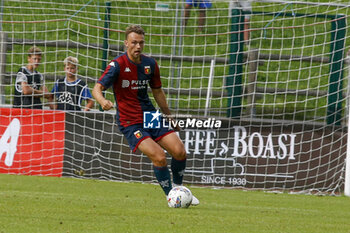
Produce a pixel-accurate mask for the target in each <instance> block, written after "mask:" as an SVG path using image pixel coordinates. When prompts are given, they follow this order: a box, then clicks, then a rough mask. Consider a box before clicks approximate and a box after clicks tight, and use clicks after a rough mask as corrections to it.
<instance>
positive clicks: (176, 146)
mask: <svg viewBox="0 0 350 233" xmlns="http://www.w3.org/2000/svg"><path fill="white" fill-rule="evenodd" d="M158 143H159V145H161V146H162V147H163V148H164V149H165V150H166V151H168V153H169V154H171V156H172V159H171V171H172V173H173V183H174V184H177V185H181V184H182V180H183V175H184V171H185V168H186V150H185V147H184V145H183V143H182V141H181V140H180V138H179V137H178V136H177V135H176V134H175V133H171V134H168V135H166V136H164V137H163V138H161V139H160V140H159V141H158Z"/></svg>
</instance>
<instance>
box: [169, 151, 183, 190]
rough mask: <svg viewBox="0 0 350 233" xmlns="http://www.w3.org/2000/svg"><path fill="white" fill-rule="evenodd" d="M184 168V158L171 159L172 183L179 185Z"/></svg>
mask: <svg viewBox="0 0 350 233" xmlns="http://www.w3.org/2000/svg"><path fill="white" fill-rule="evenodd" d="M185 168H186V159H184V160H176V159H174V158H172V159H171V171H172V173H173V182H174V184H177V185H181V184H182V180H183V178H184V173H185Z"/></svg>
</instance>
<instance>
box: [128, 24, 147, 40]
mask: <svg viewBox="0 0 350 233" xmlns="http://www.w3.org/2000/svg"><path fill="white" fill-rule="evenodd" d="M132 32H135V33H136V34H139V35H145V30H143V28H142V27H141V26H140V25H130V26H128V27H127V28H126V29H125V39H126V40H127V39H128V35H129V34H130V33H132Z"/></svg>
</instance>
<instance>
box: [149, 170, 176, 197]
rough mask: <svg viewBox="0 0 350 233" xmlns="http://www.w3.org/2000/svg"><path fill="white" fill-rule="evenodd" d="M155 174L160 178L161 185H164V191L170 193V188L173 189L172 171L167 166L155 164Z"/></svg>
mask: <svg viewBox="0 0 350 233" xmlns="http://www.w3.org/2000/svg"><path fill="white" fill-rule="evenodd" d="M153 170H154V174H155V175H156V178H157V180H158V183H159V185H160V187H162V189H163V191H164V193H165V194H166V195H168V193H169V192H170V190H171V189H172V186H171V180H170V172H169V169H168V167H167V166H165V167H156V166H153Z"/></svg>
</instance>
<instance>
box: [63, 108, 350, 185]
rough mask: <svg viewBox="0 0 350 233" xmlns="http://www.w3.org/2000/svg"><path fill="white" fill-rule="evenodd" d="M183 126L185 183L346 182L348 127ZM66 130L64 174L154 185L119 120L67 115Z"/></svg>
mask: <svg viewBox="0 0 350 233" xmlns="http://www.w3.org/2000/svg"><path fill="white" fill-rule="evenodd" d="M146 119H148V118H146ZM150 121H152V118H150ZM146 123H147V124H146V126H147V127H153V128H156V127H157V126H158V124H156V123H154V122H146ZM177 123H178V124H179V125H180V126H181V127H182V126H185V127H184V128H182V130H181V131H180V132H179V136H180V138H181V139H182V141H183V143H184V146H185V149H186V151H187V156H188V158H187V168H186V171H185V178H184V182H185V183H188V184H198V185H203V186H219V187H220V186H223V187H243V188H259V189H260V188H262V189H282V190H287V189H288V190H298V189H300V190H305V189H311V190H312V189H318V190H323V191H327V190H328V189H332V188H334V187H335V186H337V185H339V182H338V181H339V180H341V177H342V172H343V168H344V159H345V154H346V146H344V145H346V137H345V136H344V135H345V134H346V130H345V128H343V127H337V126H332V125H329V126H327V125H326V126H325V125H324V124H317V123H313V124H304V123H301V122H299V123H298V122H276V121H275V122H268V121H266V122H263V121H256V122H253V121H251V120H250V121H244V120H242V119H240V120H234V119H231V120H221V121H220V122H219V121H218V120H215V119H207V120H200V119H195V120H193V119H192V120H188V119H178V122H177ZM66 124H67V125H66V129H67V130H66V146H65V159H64V172H63V174H64V175H67V176H83V177H94V178H99V179H114V180H124V181H142V182H149V181H152V182H155V177H154V174H153V169H152V164H151V162H150V160H149V159H148V158H147V157H146V156H144V155H141V154H140V153H139V152H137V153H136V154H135V153H132V152H131V150H130V148H129V146H128V143H127V142H126V140H125V137H124V136H123V135H122V134H121V133H120V131H119V130H118V127H117V125H116V124H115V122H114V115H109V114H102V113H79V114H78V113H75V114H71V113H67V115H66ZM170 158H171V157H170V156H168V164H170Z"/></svg>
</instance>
